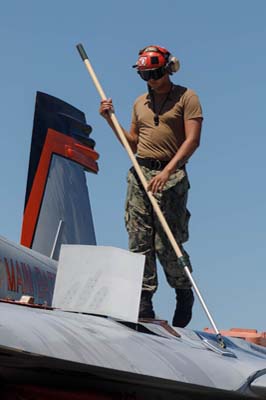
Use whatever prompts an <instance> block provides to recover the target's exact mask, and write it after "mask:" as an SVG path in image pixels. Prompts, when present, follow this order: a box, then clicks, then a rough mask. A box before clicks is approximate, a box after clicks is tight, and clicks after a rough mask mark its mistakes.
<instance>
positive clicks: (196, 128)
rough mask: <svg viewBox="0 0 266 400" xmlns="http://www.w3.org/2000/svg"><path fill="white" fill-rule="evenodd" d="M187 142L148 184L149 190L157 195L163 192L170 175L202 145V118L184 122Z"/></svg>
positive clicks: (185, 141)
mask: <svg viewBox="0 0 266 400" xmlns="http://www.w3.org/2000/svg"><path fill="white" fill-rule="evenodd" d="M184 125H185V140H184V142H183V143H182V145H181V146H180V147H179V149H178V151H177V152H176V154H175V155H174V157H173V158H172V159H171V160H170V161H169V163H168V164H167V165H166V167H165V168H164V169H163V170H162V171H161V172H160V173H159V174H157V175H156V176H155V177H154V178H152V179H151V180H150V182H149V184H148V190H150V191H151V192H152V193H157V192H160V191H162V190H163V187H164V185H165V183H166V182H167V181H168V179H169V177H170V175H171V174H172V173H173V172H174V171H175V170H176V169H177V168H179V167H182V166H183V165H184V164H185V162H186V161H187V160H188V159H189V157H190V156H191V155H192V154H193V153H194V151H195V150H196V149H197V147H199V145H200V133H201V125H202V118H193V119H188V120H185V121H184Z"/></svg>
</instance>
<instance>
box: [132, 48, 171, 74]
mask: <svg viewBox="0 0 266 400" xmlns="http://www.w3.org/2000/svg"><path fill="white" fill-rule="evenodd" d="M133 67H134V68H137V69H138V71H143V70H149V69H157V68H161V67H165V69H167V70H168V72H169V73H170V74H171V73H173V72H176V71H178V69H179V61H178V60H177V58H176V57H173V56H172V55H171V53H170V52H169V51H168V50H167V49H165V48H164V47H160V46H148V47H145V48H144V49H142V50H140V51H139V57H138V60H137V62H136V64H135V65H133Z"/></svg>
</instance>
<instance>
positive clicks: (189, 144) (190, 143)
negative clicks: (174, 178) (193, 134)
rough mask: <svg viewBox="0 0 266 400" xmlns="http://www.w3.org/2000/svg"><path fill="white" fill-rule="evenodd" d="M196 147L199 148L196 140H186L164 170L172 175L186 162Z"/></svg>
mask: <svg viewBox="0 0 266 400" xmlns="http://www.w3.org/2000/svg"><path fill="white" fill-rule="evenodd" d="M197 147H199V141H198V140H195V139H186V140H185V141H184V142H183V143H182V145H181V146H180V148H179V149H178V151H177V152H176V154H175V155H174V157H173V158H172V159H171V161H169V163H168V164H167V166H166V167H165V169H166V170H167V171H168V172H170V173H171V174H172V173H173V172H174V171H175V170H176V169H177V168H180V167H182V166H183V165H184V164H185V163H186V162H187V160H188V159H189V157H190V156H191V155H192V154H193V153H194V151H195V150H196V149H197Z"/></svg>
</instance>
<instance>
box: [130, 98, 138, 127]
mask: <svg viewBox="0 0 266 400" xmlns="http://www.w3.org/2000/svg"><path fill="white" fill-rule="evenodd" d="M131 124H133V125H136V126H137V125H138V119H137V113H136V103H135V104H134V105H133V109H132V115H131Z"/></svg>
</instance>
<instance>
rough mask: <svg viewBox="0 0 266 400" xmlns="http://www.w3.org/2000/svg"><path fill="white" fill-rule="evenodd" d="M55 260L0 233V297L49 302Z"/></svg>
mask: <svg viewBox="0 0 266 400" xmlns="http://www.w3.org/2000/svg"><path fill="white" fill-rule="evenodd" d="M56 271H57V262H56V261H54V260H52V259H50V258H48V257H46V256H44V255H42V254H39V253H36V252H35V251H33V250H31V249H28V248H27V247H24V246H21V245H18V244H16V243H14V242H11V241H9V240H7V239H5V238H3V237H1V236H0V298H2V299H5V298H7V297H8V298H10V299H12V300H19V299H20V298H21V296H22V295H30V296H33V297H34V300H35V303H36V304H43V303H44V302H46V303H47V304H48V305H49V304H51V303H52V296H53V290H54V283H55V276H56Z"/></svg>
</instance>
